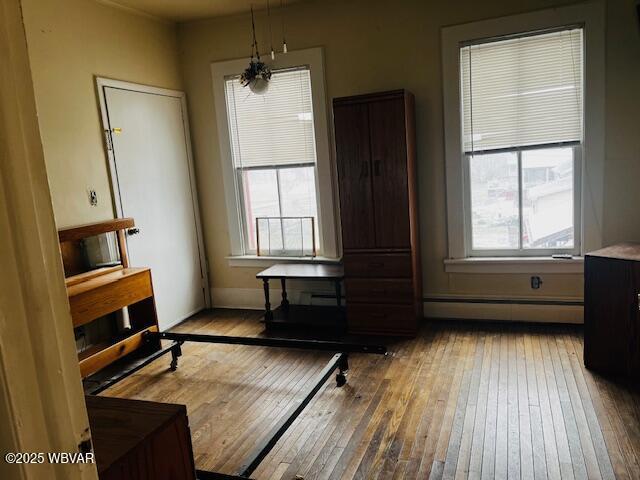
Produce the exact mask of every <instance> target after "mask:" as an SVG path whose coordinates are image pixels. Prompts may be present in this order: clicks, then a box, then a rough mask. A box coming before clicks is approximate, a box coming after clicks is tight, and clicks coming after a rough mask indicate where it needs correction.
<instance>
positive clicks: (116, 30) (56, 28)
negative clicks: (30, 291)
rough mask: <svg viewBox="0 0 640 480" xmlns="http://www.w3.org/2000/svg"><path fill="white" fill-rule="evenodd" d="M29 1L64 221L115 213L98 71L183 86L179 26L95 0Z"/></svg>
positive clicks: (40, 102) (54, 189) (30, 34)
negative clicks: (92, 195)
mask: <svg viewBox="0 0 640 480" xmlns="http://www.w3.org/2000/svg"><path fill="white" fill-rule="evenodd" d="M22 5H23V15H24V23H25V29H26V32H27V43H28V48H29V58H30V62H31V69H32V73H33V83H34V88H35V94H36V103H37V109H38V117H39V122H40V131H41V134H42V143H43V146H44V153H45V159H46V164H47V172H48V176H49V184H50V188H51V196H52V200H53V207H54V212H55V217H56V223H57V225H58V227H65V226H70V225H77V224H81V223H87V222H93V221H99V220H105V219H109V218H112V217H113V215H114V211H113V202H112V199H111V189H110V184H109V174H108V165H107V161H106V156H105V152H104V148H103V134H102V126H101V123H100V117H99V106H98V100H97V96H96V88H95V80H94V76H96V75H97V76H104V77H109V78H115V79H119V80H128V81H132V82H138V83H144V84H149V85H154V86H159V87H166V88H175V89H180V88H181V87H182V81H181V74H180V71H179V62H178V51H177V38H176V28H175V26H174V25H172V24H169V23H163V22H161V21H158V20H155V19H152V18H148V17H144V16H142V15H137V14H133V13H131V12H128V11H124V10H121V9H116V8H113V7H111V6H107V5H104V4H100V3H98V2H95V1H93V0H23V1H22ZM89 189H95V190H96V192H97V194H98V205H97V206H95V207H92V206H91V205H90V204H89V198H88V190H89Z"/></svg>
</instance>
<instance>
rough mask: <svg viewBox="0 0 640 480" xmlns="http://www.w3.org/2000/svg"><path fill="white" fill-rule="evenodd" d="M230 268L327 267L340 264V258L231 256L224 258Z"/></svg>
mask: <svg viewBox="0 0 640 480" xmlns="http://www.w3.org/2000/svg"><path fill="white" fill-rule="evenodd" d="M226 258H227V261H228V262H229V266H230V267H264V268H266V267H270V266H271V265H275V264H276V263H307V264H316V263H323V264H328V265H337V264H339V263H340V262H341V260H342V259H340V258H328V257H266V256H260V257H259V256H257V255H233V256H230V257H226Z"/></svg>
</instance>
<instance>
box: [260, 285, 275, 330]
mask: <svg viewBox="0 0 640 480" xmlns="http://www.w3.org/2000/svg"><path fill="white" fill-rule="evenodd" d="M262 286H263V287H264V310H265V312H264V321H265V322H270V321H271V320H273V312H272V311H271V303H269V279H268V278H263V279H262Z"/></svg>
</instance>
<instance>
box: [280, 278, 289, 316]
mask: <svg viewBox="0 0 640 480" xmlns="http://www.w3.org/2000/svg"><path fill="white" fill-rule="evenodd" d="M280 285H282V302H281V303H280V305H281V306H282V309H283V310H288V309H289V300H288V299H287V281H286V280H285V279H284V278H281V279H280Z"/></svg>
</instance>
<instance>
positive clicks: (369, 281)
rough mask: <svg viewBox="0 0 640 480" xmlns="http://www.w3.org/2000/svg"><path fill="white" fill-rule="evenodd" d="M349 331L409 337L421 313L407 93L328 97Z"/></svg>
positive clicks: (411, 121) (410, 103)
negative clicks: (330, 109) (332, 132)
mask: <svg viewBox="0 0 640 480" xmlns="http://www.w3.org/2000/svg"><path fill="white" fill-rule="evenodd" d="M333 115H334V124H335V139H336V154H337V157H336V158H337V167H338V180H339V181H338V184H339V190H340V218H341V223H342V246H343V253H344V269H345V289H346V302H347V323H348V328H349V331H350V332H353V333H374V334H397V335H411V334H414V333H415V332H416V329H417V326H418V319H419V318H421V317H422V272H421V267H420V242H419V225H418V194H417V190H416V181H417V179H416V147H415V115H414V99H413V95H412V94H411V93H409V92H406V91H404V90H397V91H392V92H383V93H375V94H369V95H359V96H355V97H346V98H337V99H335V100H334V101H333Z"/></svg>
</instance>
